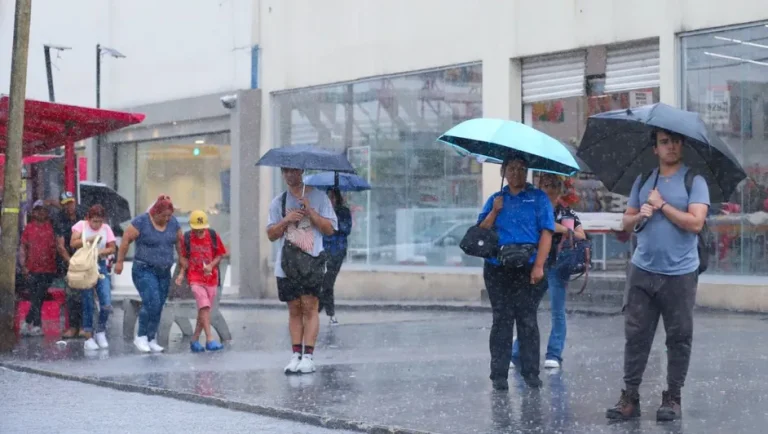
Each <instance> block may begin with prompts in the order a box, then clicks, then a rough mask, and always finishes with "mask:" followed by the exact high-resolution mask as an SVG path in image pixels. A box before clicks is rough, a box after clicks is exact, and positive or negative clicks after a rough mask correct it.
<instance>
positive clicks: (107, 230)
mask: <svg viewBox="0 0 768 434" xmlns="http://www.w3.org/2000/svg"><path fill="white" fill-rule="evenodd" d="M72 232H79V233H81V234H82V233H85V238H90V237H92V236H94V235H96V234H98V235H101V242H100V243H99V248H100V249H103V248H106V247H107V244H108V243H114V242H115V241H116V239H115V233H114V232H112V228H111V227H109V225H108V224H102V225H101V228H99V230H98V231H95V230H93V228H92V227H91V225H90V224H89V225H86V221H85V220H82V221H79V222H77V223H76V224H75V225H74V226H72Z"/></svg>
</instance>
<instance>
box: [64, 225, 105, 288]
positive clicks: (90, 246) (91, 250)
mask: <svg viewBox="0 0 768 434" xmlns="http://www.w3.org/2000/svg"><path fill="white" fill-rule="evenodd" d="M100 241H101V236H100V235H96V238H94V240H93V241H92V242H90V243H89V242H87V241H85V231H83V246H82V247H80V248H79V249H77V251H76V252H75V254H74V255H72V258H71V259H70V260H69V270H68V271H67V285H69V287H70V288H72V289H83V290H86V289H93V288H94V287H95V286H96V283H97V282H98V281H99V278H101V276H100V274H99V242H100Z"/></svg>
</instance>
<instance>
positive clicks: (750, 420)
mask: <svg viewBox="0 0 768 434" xmlns="http://www.w3.org/2000/svg"><path fill="white" fill-rule="evenodd" d="M225 316H226V317H227V318H228V319H229V320H230V327H231V329H232V332H233V335H234V340H233V341H232V342H231V343H230V344H228V345H227V348H226V349H225V351H223V352H221V353H217V354H208V353H206V354H191V353H189V350H188V345H189V344H188V342H187V341H183V340H182V339H181V335H180V333H177V334H176V335H175V336H174V337H172V341H173V342H172V345H171V348H170V351H169V353H168V354H162V355H140V354H137V353H135V352H134V350H133V348H132V345H131V344H130V343H128V342H123V341H122V340H121V339H120V336H121V329H120V325H121V320H122V315H121V313H120V311H119V310H118V311H117V312H116V314H115V315H114V316H113V319H112V324H111V327H112V328H111V330H110V332H109V334H110V336H112V340H111V348H110V349H109V350H108V351H99V352H94V353H91V354H84V351H83V349H82V345H81V343H80V342H72V343H70V345H67V346H66V347H59V346H57V345H56V344H55V339H44V338H37V339H30V340H25V341H23V342H22V343H21V344H20V345H19V347H18V350H17V351H16V352H15V353H14V355H13V356H6V357H4V358H0V360H1V361H3V362H5V363H13V364H16V365H21V366H26V367H29V368H35V369H41V370H45V371H52V372H56V373H59V374H64V375H68V376H77V377H87V378H88V379H90V380H89V381H109V382H115V383H119V384H128V385H134V386H136V387H143V388H147V390H156V389H154V388H159V389H164V390H170V391H175V392H178V393H180V394H185V396H191V395H194V396H199V397H204V398H209V399H220V400H224V401H228V402H235V403H242V404H244V405H250V406H254V407H256V408H275V409H278V410H280V411H284V412H286V413H285V414H287V415H288V416H289V418H290V415H291V414H299V415H301V414H311V415H319V416H322V417H323V418H326V419H334V418H335V419H338V420H342V421H362V422H365V423H368V424H377V425H383V426H389V427H391V426H396V427H402V428H407V429H412V430H421V431H427V432H434V433H529V432H530V433H639V432H642V433H646V432H647V433H656V432H659V433H684V432H685V433H694V434H699V433H723V432H733V433H736V432H738V433H753V432H754V433H758V432H763V431H764V430H763V428H764V427H765V426H766V424H768V414H766V412H765V407H766V404H768V386H766V385H767V384H768V369H766V367H768V345H766V344H767V343H768V337H767V336H768V334H767V333H766V330H768V321H765V320H764V319H763V318H762V317H760V316H750V315H738V314H724V313H706V312H697V317H696V332H695V338H694V349H693V361H692V363H691V368H690V372H689V376H688V382H687V385H686V387H685V388H684V390H683V420H682V421H678V422H674V423H664V424H661V423H659V424H657V422H656V421H655V412H656V408H657V407H658V405H659V404H660V401H661V391H662V390H663V389H664V387H665V383H666V381H665V370H666V368H665V364H666V357H665V350H664V346H663V327H661V326H660V327H659V334H658V335H657V337H656V341H655V345H654V349H653V352H652V354H651V357H650V360H649V363H648V368H647V369H646V374H645V380H644V383H643V386H642V388H641V397H642V401H641V404H642V411H643V417H642V418H641V420H639V421H635V422H629V423H620V424H615V425H609V424H608V423H607V421H606V419H605V417H604V412H605V409H606V408H607V407H609V406H612V405H613V404H614V403H615V402H616V401H617V399H618V396H619V391H620V388H621V386H622V383H621V376H622V373H621V372H622V363H623V322H622V318H621V317H619V316H614V317H585V316H578V315H572V316H570V317H569V323H568V341H567V346H566V352H565V355H564V356H565V358H566V361H565V363H564V366H563V369H562V370H560V371H557V372H542V380H543V381H544V387H543V389H542V390H541V391H529V390H528V389H526V388H524V387H523V386H522V381H520V380H519V378H518V377H516V376H515V375H514V371H511V372H510V390H509V392H506V393H498V392H493V391H492V389H491V384H490V381H489V380H488V363H489V355H488V334H489V327H490V314H487V313H451V312H392V311H390V312H364V311H355V312H350V311H344V310H341V311H339V312H338V316H339V320H340V321H341V325H340V326H338V327H334V328H330V327H328V326H327V323H326V321H327V319H326V318H325V317H324V316H323V317H321V320H322V328H321V335H320V339H319V342H318V345H317V353H316V361H317V363H318V371H317V372H316V373H315V374H313V375H307V376H301V377H299V376H290V377H286V376H285V375H284V374H283V372H282V369H283V367H284V365H285V364H286V363H287V361H288V357H289V355H290V354H289V352H290V351H289V347H290V346H289V344H290V342H289V339H288V330H287V324H286V319H287V318H286V317H287V313H286V312H284V311H281V310H273V309H259V310H255V309H245V308H242V309H237V308H229V309H225ZM540 324H541V330H542V337H543V338H542V351H543V347H544V346H545V345H546V337H547V336H548V333H549V315H548V313H541V314H540ZM4 375H6V376H7V375H9V374H8V373H7V372H4ZM13 375H20V374H17V373H13ZM23 378H27V380H26V381H36V382H39V384H40V385H43V384H47V382H50V385H48V386H46V389H47V390H50V391H51V392H49V395H48V396H47V398H46V399H50V400H51V401H52V402H51V403H49V404H46V406H45V408H52V409H53V408H55V409H56V410H55V411H53V412H54V413H56V412H59V411H65V410H63V409H64V408H65V407H66V406H72V405H69V404H65V402H66V401H67V400H68V399H70V397H71V396H79V397H83V396H89V397H90V396H94V395H91V394H90V392H88V393H86V392H83V393H80V392H78V393H77V394H73V393H72V390H73V389H72V388H73V387H74V388H79V387H81V386H82V387H87V388H88V389H89V390H90V389H92V388H95V389H94V390H97V391H99V392H93V393H94V394H97V393H104V394H121V396H122V395H125V396H130V398H121V399H113V400H111V401H110V402H111V403H112V405H111V406H110V408H107V409H104V410H98V409H96V408H94V409H93V411H94V412H102V411H107V412H108V413H109V415H108V418H109V419H110V420H113V419H115V418H121V417H126V416H125V414H131V412H133V411H134V410H135V408H136V407H137V406H138V405H140V403H143V402H144V401H143V399H144V398H141V395H135V394H127V393H124V392H117V391H111V390H108V389H102V388H98V387H97V386H90V385H80V384H78V383H61V384H63V386H61V387H59V385H58V384H60V382H59V380H54V379H49V378H45V377H34V380H30V379H29V377H23ZM54 382H55V383H54ZM2 384H3V390H5V388H6V387H9V386H7V383H2ZM110 384H114V383H110ZM6 395H7V393H6ZM16 396H17V397H16V398H14V399H11V400H10V402H11V403H13V402H16V403H18V404H19V405H20V406H24V405H25V404H23V403H24V402H26V401H25V399H26V395H24V396H25V398H24V399H20V398H19V397H18V395H16ZM150 398H151V399H163V401H164V403H163V404H162V407H161V406H159V405H156V407H157V408H158V409H159V411H161V412H165V413H168V414H173V415H174V417H178V418H179V419H178V423H177V424H175V425H174V424H170V423H169V424H170V425H169V426H170V428H169V429H168V430H165V431H164V432H194V431H190V430H189V429H187V426H186V425H185V423H188V422H186V421H187V420H190V419H189V417H192V416H190V415H189V413H194V414H196V415H199V414H201V412H202V413H204V412H214V413H211V414H215V415H216V416H212V420H214V421H218V420H224V419H228V418H232V420H239V419H237V418H250V417H256V416H255V415H251V414H247V413H237V412H232V411H230V410H224V409H219V408H210V407H202V406H200V405H199V404H191V403H185V402H179V401H174V400H169V399H167V398H158V397H146V399H150ZM56 401H58V402H59V403H60V404H59V405H58V406H57V405H56V404H55V402H56ZM147 402H149V401H147ZM217 402H218V401H217ZM6 405H9V404H6ZM175 405H178V406H179V407H174V406H175ZM190 406H191V408H190ZM182 408H190V410H186V411H184V410H183V409H182ZM38 409H39V407H38ZM193 409H195V410H193ZM7 411H10V412H11V413H10V414H12V415H13V414H14V410H13V409H12V408H6V409H3V412H4V413H5V412H7ZM291 412H293V413H291ZM179 413H181V414H182V415H181V416H179ZM5 414H9V413H5ZM19 414H20V418H21V419H26V418H27V417H28V416H25V415H27V414H29V413H27V412H26V410H24V411H21V412H19ZM230 415H231V416H230ZM284 416H285V415H283V416H281V417H284ZM219 418H221V419H219ZM15 419H16V418H14V420H15ZM66 420H67V419H66V418H65V419H64V421H66ZM71 420H72V421H73V422H72V423H73V425H71V426H69V425H68V426H69V427H74V428H73V429H74V431H61V432H78V431H77V429H81V427H82V425H79V423H80V421H81V420H85V417H84V416H77V417H74V418H73V419H71ZM269 420H270V421H271V422H270V423H277V422H274V420H272V419H269ZM286 423H287V422H286ZM244 424H245V422H236V423H233V425H232V426H236V425H240V426H241V425H244ZM213 426H215V427H216V428H218V427H219V425H218V424H217V425H213ZM275 426H279V425H275ZM360 427H362V428H360ZM360 427H358V428H359V429H365V428H364V426H363V425H360ZM280 429H284V428H275V429H274V430H269V432H293V431H290V430H291V429H294V428H291V427H290V426H288V425H286V428H285V430H287V431H280ZM311 429H314V427H311V426H306V428H301V429H299V431H296V432H315V431H311ZM0 431H2V432H6V431H4V430H0ZM126 432H127V431H126ZM142 432H145V431H142ZM222 432H223V431H222ZM226 432H237V431H229V430H227V431H226ZM250 432H254V431H250ZM264 432H267V431H264ZM317 432H321V431H317ZM337 432H338V431H337Z"/></svg>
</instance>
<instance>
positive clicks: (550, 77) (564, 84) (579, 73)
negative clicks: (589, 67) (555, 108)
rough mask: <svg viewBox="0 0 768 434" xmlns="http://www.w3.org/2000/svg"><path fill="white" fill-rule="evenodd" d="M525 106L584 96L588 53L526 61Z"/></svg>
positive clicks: (523, 74) (563, 54) (524, 75)
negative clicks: (538, 102)
mask: <svg viewBox="0 0 768 434" xmlns="http://www.w3.org/2000/svg"><path fill="white" fill-rule="evenodd" d="M522 63H523V65H522V66H523V70H522V76H523V77H522V78H523V79H522V82H523V103H524V104H527V103H532V102H537V101H547V100H554V99H562V98H567V97H571V96H582V95H584V72H585V70H586V63H587V53H586V51H574V52H570V53H561V54H554V55H548V56H541V57H532V58H529V59H523V62H522Z"/></svg>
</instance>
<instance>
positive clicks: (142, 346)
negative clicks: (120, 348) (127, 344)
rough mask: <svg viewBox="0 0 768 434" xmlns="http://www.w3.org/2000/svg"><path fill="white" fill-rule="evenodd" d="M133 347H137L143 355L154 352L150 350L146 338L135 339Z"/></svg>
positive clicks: (137, 337)
mask: <svg viewBox="0 0 768 434" xmlns="http://www.w3.org/2000/svg"><path fill="white" fill-rule="evenodd" d="M133 345H134V346H135V347H136V349H137V350H139V351H141V352H142V353H148V352H150V351H152V350H150V349H149V343H147V337H146V336H136V337H135V338H133Z"/></svg>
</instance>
